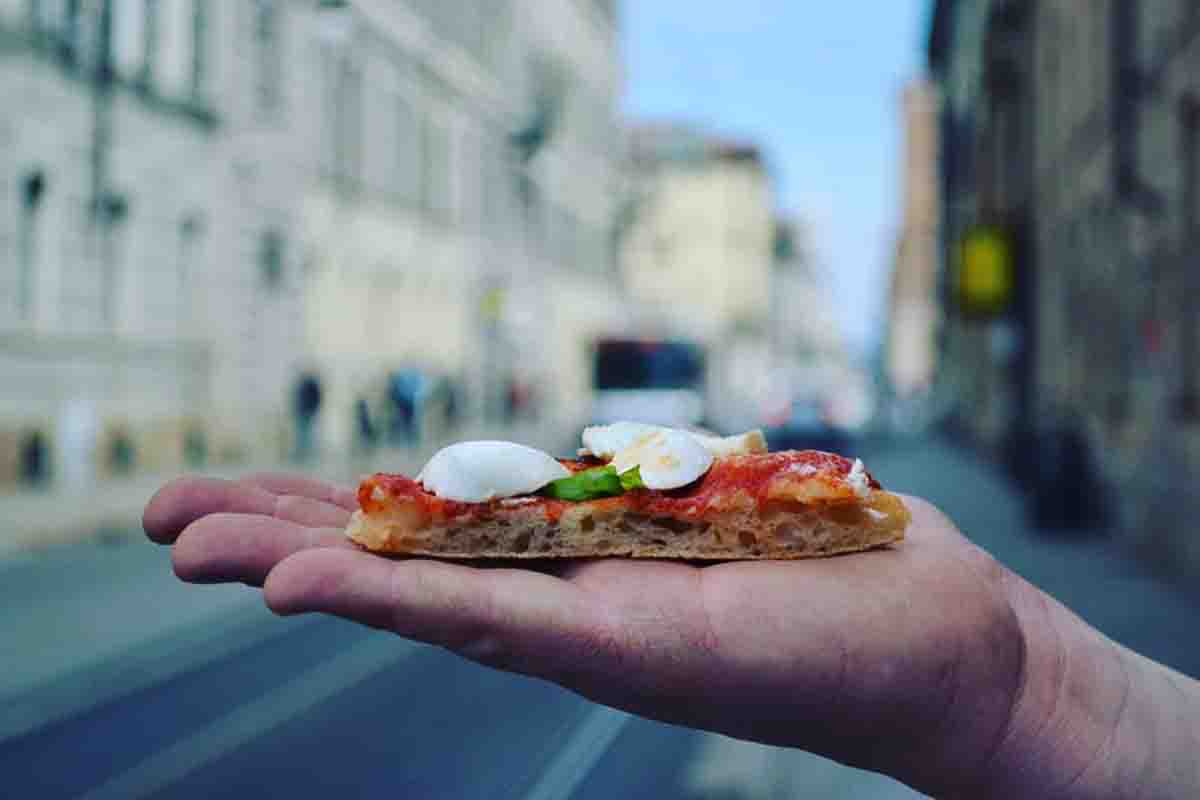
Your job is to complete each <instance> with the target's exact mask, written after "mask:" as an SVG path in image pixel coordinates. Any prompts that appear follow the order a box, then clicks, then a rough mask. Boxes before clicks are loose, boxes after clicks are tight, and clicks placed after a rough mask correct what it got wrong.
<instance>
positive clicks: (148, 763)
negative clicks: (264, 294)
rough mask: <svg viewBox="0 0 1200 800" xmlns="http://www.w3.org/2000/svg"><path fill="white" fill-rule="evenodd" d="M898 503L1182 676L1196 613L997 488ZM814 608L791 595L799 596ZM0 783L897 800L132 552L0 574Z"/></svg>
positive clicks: (918, 488)
mask: <svg viewBox="0 0 1200 800" xmlns="http://www.w3.org/2000/svg"><path fill="white" fill-rule="evenodd" d="M866 455H868V456H869V462H868V463H869V466H870V467H871V468H872V470H873V471H874V472H875V473H876V474H877V476H878V477H879V478H880V479H881V480H882V481H883V482H884V483H885V485H888V486H890V487H894V488H896V489H898V490H901V491H907V492H913V493H918V494H922V495H925V496H927V497H930V498H931V499H933V500H935V501H936V502H938V503H939V504H940V505H941V506H942V507H943V508H944V509H945V510H946V511H947V512H948V513H950V515H951V516H952V517H954V518H955V519H956V520H957V521H958V522H959V524H960V525H961V526H962V527H963V529H964V531H966V532H967V533H968V534H969V535H970V536H972V537H973V538H974V539H976V540H977V541H978V542H980V543H981V544H982V545H983V546H985V547H986V548H988V549H989V550H991V551H992V552H994V553H995V554H996V555H997V556H998V557H1000V558H1001V559H1002V560H1004V561H1005V562H1006V563H1008V564H1009V565H1010V566H1012V567H1013V568H1015V569H1016V570H1017V571H1019V572H1021V573H1022V574H1023V575H1025V576H1026V577H1028V578H1029V579H1030V580H1032V581H1034V582H1035V583H1037V584H1039V585H1041V586H1042V587H1044V588H1046V589H1047V590H1049V591H1051V592H1052V593H1053V594H1055V595H1056V596H1057V597H1059V598H1060V599H1062V600H1063V601H1064V602H1065V603H1067V604H1068V605H1070V606H1071V607H1072V608H1074V609H1075V610H1076V611H1078V612H1079V613H1080V614H1081V615H1082V616H1084V617H1085V618H1086V619H1088V620H1089V621H1091V622H1092V623H1093V624H1096V625H1097V626H1099V627H1100V628H1101V629H1102V630H1104V631H1105V632H1106V633H1108V634H1109V635H1110V636H1113V637H1114V638H1116V639H1118V640H1120V641H1122V642H1124V643H1126V644H1128V645H1130V646H1131V647H1134V648H1135V649H1138V650H1140V651H1141V652H1143V653H1146V654H1147V655H1150V656H1152V657H1154V658H1156V659H1159V660H1161V661H1164V662H1166V663H1168V664H1171V665H1172V666H1174V667H1176V668H1178V669H1181V670H1183V671H1185V672H1188V673H1189V674H1193V675H1194V674H1200V647H1198V646H1196V645H1195V644H1194V642H1193V639H1192V637H1190V636H1188V635H1187V634H1188V633H1189V631H1190V629H1191V628H1192V627H1194V622H1193V619H1194V616H1195V614H1196V611H1197V606H1198V604H1197V602H1196V597H1195V595H1194V594H1191V595H1189V594H1187V593H1186V592H1185V591H1183V590H1182V589H1180V588H1177V587H1172V586H1170V585H1168V584H1166V583H1163V582H1161V581H1160V580H1158V579H1156V578H1154V577H1152V576H1151V575H1149V574H1147V573H1146V572H1144V571H1142V570H1141V569H1139V568H1138V567H1137V566H1136V565H1135V564H1134V563H1133V562H1132V561H1131V560H1129V558H1128V556H1126V555H1125V554H1124V553H1123V552H1122V551H1121V549H1120V548H1119V547H1117V546H1116V545H1115V544H1114V543H1112V542H1111V541H1108V540H1105V539H1102V538H1098V537H1085V538H1078V539H1073V540H1070V541H1065V540H1061V539H1057V538H1049V537H1047V536H1046V535H1043V534H1039V533H1037V532H1033V531H1029V530H1027V529H1026V528H1025V527H1024V525H1023V523H1022V519H1021V515H1020V513H1019V512H1020V507H1019V502H1018V499H1017V497H1016V496H1015V495H1014V494H1013V493H1012V492H1011V491H1010V490H1009V489H1008V487H1007V486H1006V485H1005V484H1004V483H1003V482H1002V481H1000V480H999V479H998V478H997V476H996V474H995V473H994V472H993V470H992V469H991V468H990V467H989V466H987V465H985V464H983V463H981V462H979V461H977V460H975V459H974V458H972V457H970V456H969V455H966V454H964V453H961V452H959V451H957V450H955V449H953V448H950V447H948V446H946V445H944V444H941V443H931V442H914V443H908V444H903V445H893V446H889V447H888V448H886V449H881V450H877V451H874V452H869V453H866ZM800 590H802V587H801V589H800ZM0 596H2V597H3V602H4V612H3V614H2V615H0V638H3V640H4V641H5V642H6V645H7V646H6V650H7V652H8V653H10V654H15V658H14V657H13V655H10V657H9V658H8V659H7V663H6V669H5V670H4V674H3V675H2V676H0V680H2V681H3V683H0V772H3V774H4V775H5V776H6V779H7V781H8V785H7V786H6V792H7V793H9V794H10V796H14V797H38V798H58V797H79V796H85V797H89V798H138V797H151V796H159V797H197V798H200V797H211V796H248V795H264V794H265V795H268V796H296V797H310V796H311V797H316V796H328V795H329V794H330V793H334V792H336V793H338V794H340V795H343V796H350V797H359V796H363V797H368V796H369V797H374V796H396V797H445V798H474V797H481V798H482V797H486V798H562V797H576V798H608V797H622V796H628V797H683V798H702V797H703V798H712V797H716V798H730V799H731V800H734V799H738V800H740V799H742V798H745V799H746V800H749V799H751V798H774V797H791V796H797V797H822V798H824V797H840V798H868V800H870V799H871V798H903V797H912V796H914V795H913V793H912V792H911V791H910V790H908V789H906V788H905V787H903V786H900V785H899V784H897V783H895V782H893V781H890V780H889V779H886V778H882V777H880V776H875V775H871V774H868V773H862V772H859V771H855V770H849V769H845V768H842V767H840V766H838V765H836V764H833V763H831V762H828V761H825V760H823V759H819V758H816V757H813V756H810V755H807V754H804V753H799V752H792V751H786V750H780V749H775V748H767V747H760V746H757V745H750V744H746V743H741V742H735V741H732V740H729V739H726V738H724V737H719V736H713V735H708V734H701V733H696V732H692V731H686V730H683V729H678V728H674V727H671V726H666V725H661V724H657V723H651V722H647V721H644V720H639V719H636V718H631V717H629V716H627V715H624V714H621V713H618V712H614V711H610V710H608V709H604V708H601V707H598V706H595V705H593V704H590V703H588V702H586V701H584V700H582V699H580V698H578V697H576V696H574V695H572V694H570V693H568V692H566V691H563V690H561V689H559V688H557V687H554V686H551V685H548V684H544V683H541V682H538V681H532V680H528V679H523V678H518V677H513V676H508V675H504V674H501V673H498V672H494V671H491V670H487V669H484V668H481V667H477V666H475V665H472V664H469V663H467V662H464V661H462V660H460V659H458V658H456V657H454V656H451V655H449V654H447V653H444V652H442V651H440V650H437V649H434V648H430V647H426V646H422V645H415V644H411V643H408V642H405V641H402V640H399V639H396V638H395V637H391V636H388V635H385V634H381V633H378V632H373V631H368V630H366V629H362V628H359V627H356V626H353V625H350V624H348V623H344V622H341V621H339V620H334V619H328V618H320V617H308V618H290V619H286V620H284V619H277V618H275V617H273V616H272V615H271V614H270V613H269V612H267V611H266V610H265V609H264V608H263V606H262V605H261V603H260V602H259V600H258V599H257V592H255V591H254V590H250V589H246V588H244V587H234V586H200V587H197V586H188V585H184V584H182V583H179V582H178V581H176V580H175V578H174V577H173V575H172V574H171V571H170V565H169V555H168V553H167V552H166V551H165V550H162V549H160V548H156V547H152V546H150V545H148V544H145V543H143V542H142V541H140V540H139V539H138V538H137V537H135V536H129V537H120V538H117V539H114V540H111V541H107V542H90V543H84V544H79V545H73V546H63V547H58V548H53V549H47V550H44V551H41V552H39V553H33V554H29V555H26V556H24V557H21V558H17V559H12V560H10V561H8V562H7V563H5V564H4V565H3V566H0Z"/></svg>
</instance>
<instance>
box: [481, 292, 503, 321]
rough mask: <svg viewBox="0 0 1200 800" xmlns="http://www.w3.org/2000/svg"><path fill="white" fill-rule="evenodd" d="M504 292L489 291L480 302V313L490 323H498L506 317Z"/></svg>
mask: <svg viewBox="0 0 1200 800" xmlns="http://www.w3.org/2000/svg"><path fill="white" fill-rule="evenodd" d="M504 299H505V298H504V290H503V289H488V290H487V291H486V292H484V293H483V297H482V299H480V301H479V313H480V314H482V315H483V318H484V319H486V320H488V321H489V322H496V321H497V320H499V319H500V317H501V316H503V315H504Z"/></svg>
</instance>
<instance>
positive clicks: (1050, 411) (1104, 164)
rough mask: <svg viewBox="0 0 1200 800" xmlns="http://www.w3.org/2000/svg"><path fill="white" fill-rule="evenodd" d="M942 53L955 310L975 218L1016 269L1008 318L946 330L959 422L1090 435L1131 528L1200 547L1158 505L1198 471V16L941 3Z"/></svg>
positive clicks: (991, 439) (995, 430) (1180, 3)
mask: <svg viewBox="0 0 1200 800" xmlns="http://www.w3.org/2000/svg"><path fill="white" fill-rule="evenodd" d="M930 56H931V65H932V67H933V70H934V73H935V74H936V75H937V77H938V80H939V83H940V85H941V88H942V91H943V93H944V96H945V98H946V105H945V109H944V112H943V117H942V125H943V134H944V137H945V140H944V143H943V150H942V169H943V180H944V183H943V188H944V190H945V202H944V211H945V214H946V223H947V224H946V235H945V238H944V242H945V244H946V247H947V254H948V256H950V258H948V264H950V267H949V269H948V271H947V281H946V290H947V291H946V296H947V298H948V299H956V298H957V299H961V293H959V290H961V289H962V280H963V278H964V276H965V277H968V278H969V277H970V270H969V269H968V270H965V271H959V272H958V273H957V274H956V271H955V268H954V266H953V265H954V263H955V259H956V258H957V257H958V256H959V255H961V250H960V249H959V248H961V245H962V244H963V241H964V237H965V232H966V231H967V230H968V229H969V228H970V227H971V226H972V225H976V224H978V223H989V224H992V225H994V226H997V227H999V228H1001V229H1002V230H1003V231H1004V232H1005V235H1006V237H1007V240H1006V241H1004V242H1003V245H1004V248H1007V249H1008V250H1009V255H1011V259H1010V260H1011V262H1012V270H1011V279H1012V290H1011V293H1010V294H1011V298H1009V299H1008V302H1007V303H1005V304H1004V305H1006V309H1005V311H1004V313H1003V314H996V313H992V314H990V315H987V316H988V317H989V318H988V319H986V320H980V319H969V318H966V317H967V315H963V314H961V313H957V314H955V318H954V320H953V321H952V322H951V323H950V325H949V330H948V335H947V341H946V355H947V357H948V359H949V360H950V361H951V362H952V363H951V364H950V365H948V367H949V369H950V370H951V371H952V374H953V376H954V380H956V381H958V382H959V385H961V386H962V387H963V388H964V391H963V398H964V401H965V402H964V403H963V406H962V408H961V409H960V411H961V420H962V422H963V424H964V426H965V427H967V428H968V429H970V430H972V431H973V432H974V433H975V434H976V436H977V437H978V438H979V439H980V440H981V441H982V442H984V443H991V444H993V445H996V444H1001V443H1002V442H1003V440H1004V438H1005V437H1006V436H1011V434H1012V433H1013V432H1014V431H1020V430H1022V429H1023V430H1025V431H1034V432H1036V431H1038V430H1040V429H1044V428H1045V427H1047V426H1057V427H1064V426H1065V427H1072V428H1077V429H1078V430H1079V431H1080V433H1081V435H1082V436H1083V437H1084V438H1085V440H1086V441H1087V442H1088V443H1089V445H1090V447H1089V450H1090V452H1091V453H1092V454H1093V455H1092V459H1093V460H1094V461H1095V462H1097V463H1098V464H1099V466H1100V469H1101V471H1102V473H1103V476H1104V478H1106V479H1107V480H1108V481H1109V482H1110V483H1112V484H1113V485H1114V486H1118V487H1121V489H1120V492H1119V496H1120V502H1119V504H1118V506H1119V508H1118V509H1117V510H1118V512H1119V518H1120V520H1121V521H1123V522H1124V523H1125V525H1126V527H1127V528H1128V529H1130V530H1131V531H1137V535H1139V536H1146V537H1150V538H1154V537H1160V536H1161V537H1164V538H1165V539H1166V540H1169V541H1171V542H1173V543H1175V544H1177V545H1179V546H1181V547H1183V548H1184V549H1186V550H1188V552H1190V553H1193V554H1194V553H1195V549H1196V545H1195V537H1194V536H1191V535H1190V531H1186V532H1185V531H1182V528H1183V527H1184V526H1182V525H1181V524H1180V523H1179V520H1182V519H1186V518H1187V515H1186V514H1181V515H1180V516H1178V517H1176V518H1175V519H1174V520H1171V519H1163V518H1161V513H1160V512H1158V511H1156V509H1162V508H1166V507H1168V504H1165V503H1164V502H1163V499H1164V497H1168V496H1169V497H1174V498H1179V497H1183V496H1185V495H1187V496H1190V494H1191V492H1190V488H1189V487H1191V486H1194V483H1195V478H1196V477H1197V476H1200V446H1198V445H1200V437H1198V436H1197V434H1198V433H1200V425H1198V424H1197V420H1198V419H1200V415H1197V414H1196V412H1195V409H1196V406H1197V404H1196V403H1195V401H1194V398H1195V397H1196V396H1197V369H1196V360H1197V348H1198V346H1200V341H1198V340H1197V339H1198V337H1197V330H1198V327H1200V307H1198V306H1197V303H1196V297H1197V287H1196V274H1197V272H1196V269H1195V263H1194V262H1195V253H1196V250H1197V249H1196V245H1197V243H1198V241H1200V238H1198V236H1197V231H1198V229H1200V220H1198V217H1200V212H1198V211H1197V207H1198V205H1200V201H1198V200H1197V198H1198V197H1200V166H1198V165H1200V155H1198V147H1200V134H1198V133H1197V130H1198V127H1200V123H1198V119H1200V115H1198V112H1197V110H1196V109H1197V98H1198V96H1200V6H1197V4H1196V3H1193V2H1189V1H1188V0H1153V1H1151V0H1142V1H1141V2H1132V1H1130V2H1124V1H1123V0H1097V1H1096V2H1085V0H1054V1H1053V2H1028V0H1026V1H1025V2H1014V1H1013V0H1008V1H1007V2H999V1H998V0H993V1H990V2H985V1H983V0H978V1H977V2H966V1H962V0H960V1H959V2H949V1H948V2H939V3H937V7H936V11H935V15H934V24H933V29H932V35H931V41H930ZM1004 248H1002V249H1004ZM980 252H986V248H985V249H984V250H981V251H980ZM997 252H1000V251H995V250H993V251H992V253H993V255H995V254H996V253H997ZM957 260H958V263H960V264H961V263H962V262H963V260H964V259H961V258H958V259H957ZM1005 260H1007V259H1005V258H1000V257H998V258H994V259H992V260H991V261H990V262H989V261H988V259H986V258H985V259H982V260H979V261H978V263H979V264H983V267H987V265H988V264H989V263H990V264H992V265H993V266H994V265H995V264H997V263H1001V262H1004V261H1005ZM983 267H981V269H983ZM983 271H984V272H986V269H983ZM1001 273H1003V270H1002V269H1001V270H999V271H998V272H997V274H998V275H1000V276H1001V277H1003V275H1002V274H1001ZM993 277H995V276H993ZM985 283H986V281H985ZM1000 283H1003V281H1000ZM956 293H957V294H956ZM1000 294H1003V292H1000V293H999V294H997V296H999V295H1000ZM960 305H961V304H960ZM960 310H961V309H960ZM992 311H993V312H994V311H995V309H992ZM1005 324H1007V326H1008V328H1007V331H1006V329H1005V327H1003V326H1004V325H1005ZM998 326H999V327H998ZM1010 440H1011V439H1010ZM1171 507H1172V508H1174V507H1175V506H1171ZM1189 548H1190V549H1189Z"/></svg>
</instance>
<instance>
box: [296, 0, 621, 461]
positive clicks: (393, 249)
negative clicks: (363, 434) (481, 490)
mask: <svg viewBox="0 0 1200 800" xmlns="http://www.w3.org/2000/svg"><path fill="white" fill-rule="evenodd" d="M329 16H332V17H333V19H332V20H331V19H327V20H326V23H327V24H326V32H327V35H326V36H325V37H324V38H323V39H322V40H321V41H320V42H318V43H317V44H316V47H315V50H316V52H317V53H318V54H319V57H318V59H316V60H315V61H314V62H313V66H316V67H318V69H317V71H314V72H313V74H312V75H311V82H312V85H314V86H317V87H321V88H320V89H319V97H316V98H314V103H316V108H318V109H319V111H318V112H317V113H314V114H313V115H312V118H313V119H318V120H321V121H322V122H321V129H320V130H319V131H316V132H315V134H314V135H315V136H316V139H317V141H318V142H319V144H318V153H319V159H318V161H319V168H318V170H317V174H316V176H315V180H313V181H312V183H311V184H310V186H309V188H308V191H307V192H306V194H305V200H304V204H303V205H304V220H305V221H304V224H303V226H302V229H303V231H304V235H305V237H306V242H307V244H306V247H305V252H306V253H308V254H309V257H310V259H311V260H310V261H309V266H310V267H311V270H310V273H309V276H308V279H309V281H310V285H311V288H312V290H311V291H310V292H309V293H308V297H309V298H310V306H309V313H308V320H309V326H308V345H309V352H311V353H312V355H313V357H314V361H315V363H316V364H318V365H320V368H321V370H322V372H323V374H324V375H325V376H326V378H327V384H328V386H329V388H330V390H331V394H330V398H331V408H332V409H335V410H336V413H335V414H333V415H331V416H329V417H328V418H327V419H326V426H325V438H326V440H327V441H328V442H329V443H330V445H331V446H339V443H340V444H344V443H345V442H346V441H347V440H348V438H349V435H350V432H349V427H350V425H351V420H352V417H351V410H352V408H353V403H354V398H355V397H356V396H361V395H362V394H363V393H369V392H371V391H372V388H371V387H374V386H376V385H377V384H378V382H379V381H380V380H382V379H383V378H384V376H385V375H386V373H387V372H388V371H389V370H393V369H397V368H401V367H405V366H414V365H416V366H420V367H423V368H426V369H430V370H433V371H437V372H441V373H445V374H448V375H450V376H452V377H454V378H456V379H458V380H459V382H460V383H461V384H462V385H463V386H464V387H466V389H468V390H469V392H468V393H469V395H470V397H471V398H473V399H474V400H476V401H478V403H477V404H478V405H485V404H486V403H484V401H488V400H490V401H491V403H490V404H486V405H491V406H495V405H496V404H497V403H498V402H499V400H500V398H499V396H498V395H499V393H501V392H502V391H503V390H504V388H505V387H508V386H511V385H513V384H514V383H521V384H522V385H523V386H525V387H526V388H529V389H532V390H535V391H536V392H537V393H538V394H539V395H540V396H541V398H542V400H543V407H544V408H546V409H552V410H553V411H554V412H555V413H556V414H559V415H562V416H564V417H567V418H568V419H571V420H572V421H573V422H577V421H579V420H578V419H575V418H577V417H580V416H582V415H583V414H585V413H586V408H587V399H588V394H587V389H588V372H587V348H586V344H587V340H588V339H589V337H591V336H592V335H594V334H595V333H597V332H598V331H601V330H608V329H610V328H613V327H620V326H621V325H622V321H623V317H622V316H621V314H622V313H623V308H622V304H621V302H620V298H619V296H618V295H617V293H616V292H615V289H614V281H613V277H614V263H615V261H614V257H613V249H612V235H613V232H612V225H613V219H614V214H615V209H616V197H617V188H618V187H617V183H616V181H617V171H616V167H617V157H618V155H619V152H620V149H619V143H620V136H619V131H618V128H617V123H616V104H617V97H618V95H619V92H620V89H621V80H620V72H619V67H618V57H617V51H616V44H617V42H616V39H617V33H616V19H615V16H614V10H613V8H612V4H610V3H603V2H591V1H588V2H584V0H574V1H573V2H567V3H562V2H551V1H550V0H544V1H543V0H504V1H503V2H501V1H497V2H488V3H479V2H470V0H457V1H456V2H428V0H421V1H420V2H411V3H407V4H404V3H392V2H365V1H364V2H353V3H346V4H344V5H343V7H342V9H341V10H340V11H338V12H337V13H336V15H328V14H327V17H329ZM368 343H369V347H368V346H366V345H367V344H368Z"/></svg>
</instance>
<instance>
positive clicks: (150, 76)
mask: <svg viewBox="0 0 1200 800" xmlns="http://www.w3.org/2000/svg"><path fill="white" fill-rule="evenodd" d="M281 5H282V4H279V3H269V2H268V3H259V4H249V3H247V4H232V3H222V4H209V3H202V2H189V1H188V0H164V1H163V2H158V3H137V2H133V1H132V0H126V2H112V1H110V2H103V3H86V4H84V3H66V2H20V1H19V0H7V2H4V3H0V104H2V105H3V108H4V109H5V113H4V114H3V115H0V142H2V143H3V146H0V328H3V329H4V332H3V337H4V338H3V345H2V346H0V376H2V377H0V428H2V429H3V434H2V435H3V437H4V439H5V444H4V445H3V446H0V450H3V452H4V455H3V456H0V461H2V462H3V466H2V467H0V472H2V473H3V475H2V477H0V479H7V480H11V479H13V478H14V477H16V476H17V474H18V473H20V472H21V471H22V464H24V466H25V467H29V466H30V464H31V463H35V464H40V465H42V467H43V468H44V469H45V470H47V471H53V472H54V473H55V474H57V475H58V476H61V477H63V478H66V479H68V480H77V481H84V482H86V481H88V480H91V479H92V478H94V477H95V476H96V475H97V473H99V474H105V473H108V472H121V471H127V470H129V469H133V468H135V467H150V468H153V467H166V466H168V465H171V466H173V465H177V464H179V463H180V462H181V461H182V460H183V458H184V456H185V454H187V455H190V457H191V458H192V459H193V460H197V461H198V460H200V459H201V458H202V457H204V456H206V455H211V454H227V455H234V453H233V452H227V451H231V450H232V449H233V447H234V445H235V444H236V445H237V447H238V449H241V447H242V442H245V441H250V442H251V443H252V445H257V446H263V447H267V446H270V443H271V441H272V440H273V439H274V438H275V436H276V434H277V433H278V431H279V429H280V423H281V420H280V419H279V411H280V408H281V406H282V402H281V400H282V395H283V394H284V393H285V383H286V381H287V380H288V379H289V378H290V377H291V376H290V374H289V372H290V370H291V369H292V366H293V364H294V363H295V361H296V359H297V357H298V355H299V352H300V351H299V347H300V345H301V343H302V342H301V339H300V337H299V336H298V331H299V322H300V316H299V315H300V311H301V305H300V302H299V300H300V294H299V288H300V286H299V281H298V280H297V277H296V276H297V272H296V270H295V269H294V259H293V251H292V249H291V248H290V247H289V243H288V241H287V236H286V231H287V230H288V229H289V228H290V226H291V224H292V222H293V219H292V216H291V212H290V210H289V208H288V207H287V202H288V201H287V198H288V197H289V190H290V189H291V188H292V187H293V186H294V183H293V178H292V175H293V170H292V169H291V168H290V165H289V164H288V163H286V162H285V160H284V159H285V157H286V156H285V154H286V149H285V148H279V147H277V146H275V140H276V139H278V138H279V137H280V136H281V131H282V129H283V118H282V117H281V116H280V115H279V114H278V113H277V112H279V111H280V110H281V109H282V108H283V106H284V99H285V94H286V91H285V86H284V76H283V74H282V73H281V72H280V71H279V70H278V69H276V66H275V59H276V58H281V59H282V58H286V57H288V55H289V54H286V53H284V52H283V50H282V49H281V48H280V47H278V46H277V45H278V43H277V42H275V41H274V40H270V39H268V38H267V37H268V36H269V35H270V34H271V32H273V31H274V30H275V26H276V25H277V24H278V16H279V15H280V14H281V13H282V10H281ZM268 51H270V53H271V55H270V56H268V55H266V54H267V52H268ZM297 54H298V53H297ZM285 138H286V137H285ZM255 431H257V432H263V435H262V436H261V437H254V436H248V434H249V433H250V432H255ZM35 443H37V444H38V446H36V447H35V446H34V444H35ZM42 445H44V447H42ZM35 451H44V452H40V454H38V455H36V457H35V456H34V453H35ZM25 471H29V470H28V469H26V470H25ZM34 471H37V470H34Z"/></svg>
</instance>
